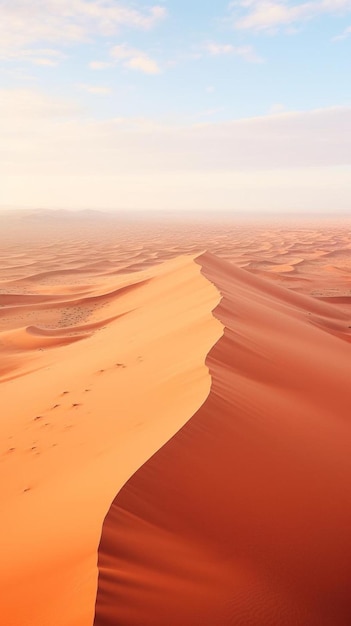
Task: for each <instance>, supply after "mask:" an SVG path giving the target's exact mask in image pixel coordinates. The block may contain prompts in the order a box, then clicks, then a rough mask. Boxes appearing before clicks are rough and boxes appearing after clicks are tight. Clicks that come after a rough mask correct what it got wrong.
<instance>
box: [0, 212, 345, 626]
mask: <svg viewBox="0 0 351 626" xmlns="http://www.w3.org/2000/svg"><path fill="white" fill-rule="evenodd" d="M41 215H42V213H41V212H40V211H38V212H36V211H33V214H32V216H31V217H28V216H27V217H28V219H27V217H26V216H25V215H22V214H20V213H18V214H16V216H14V217H13V219H12V217H11V216H9V215H7V216H5V217H4V216H2V218H3V224H4V228H1V229H0V353H1V360H0V393H1V418H0V446H1V447H0V485H1V488H0V537H1V559H0V585H1V599H0V611H1V621H2V622H3V623H4V624H6V626H92V624H94V626H117V625H118V626H131V625H133V626H158V625H159V626H161V625H162V626H226V624H228V625H229V624H233V625H235V626H237V625H238V626H239V625H240V626H241V625H242V626H350V624H351V583H350V581H351V534H350V530H349V529H350V526H351V499H350V497H349V483H350V479H351V454H350V440H351V438H350V428H351V424H350V415H351V409H350V407H351V391H350V389H351V387H350V382H349V379H350V357H351V353H350V350H351V345H350V343H351V310H350V304H349V303H350V298H351V282H350V281H351V236H350V234H349V233H351V230H350V229H349V230H347V229H345V223H344V222H342V223H340V224H338V223H336V222H330V223H328V225H326V223H319V222H315V223H305V222H304V223H302V222H301V223H300V222H296V223H294V224H290V225H285V226H282V225H276V226H275V225H271V226H268V225H267V224H262V223H258V224H252V223H251V224H248V223H247V224H245V223H240V224H239V223H235V221H233V222H230V221H228V222H226V223H220V221H217V222H215V221H214V220H213V219H212V221H211V223H207V222H206V221H204V222H203V223H200V222H199V220H198V221H197V222H196V223H195V222H194V223H192V222H191V220H190V219H188V221H187V222H186V223H185V222H184V223H182V222H181V221H180V220H179V219H178V221H177V220H176V221H173V222H172V221H167V220H166V219H162V220H160V221H159V222H158V221H157V219H156V217H155V216H154V219H153V220H151V221H150V222H147V220H146V219H145V220H144V221H140V222H139V221H135V219H134V218H133V219H130V220H128V219H122V217H121V216H118V219H117V218H116V219H112V218H110V217H109V218H104V219H102V220H101V221H100V220H99V215H97V214H95V213H93V212H91V213H90V212H82V213H81V214H77V215H75V216H74V218H73V217H72V216H70V217H69V218H67V216H66V215H65V212H60V211H59V212H55V214H54V216H53V215H52V214H51V213H50V212H46V213H45V216H44V217H45V219H41V217H40V216H41ZM5 218H6V219H5ZM24 223H25V224H26V226H25V227H24V226H23V224H24ZM205 249H209V250H211V252H204V250H205Z"/></svg>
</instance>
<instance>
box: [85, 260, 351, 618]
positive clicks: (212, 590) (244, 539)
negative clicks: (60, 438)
mask: <svg viewBox="0 0 351 626" xmlns="http://www.w3.org/2000/svg"><path fill="white" fill-rule="evenodd" d="M198 263H199V264H200V265H201V268H202V272H203V274H204V276H205V277H206V278H207V279H208V280H210V281H211V282H213V283H214V284H215V285H216V287H217V288H218V289H219V290H220V292H221V293H222V300H221V303H220V305H219V306H218V307H217V308H216V310H215V316H216V317H217V318H218V319H219V320H220V321H221V323H222V324H223V326H224V335H223V337H221V338H220V339H219V341H218V342H217V343H216V344H215V346H214V347H213V348H212V349H211V351H210V352H209V355H208V358H207V361H206V362H207V365H208V367H209V369H210V373H211V376H212V387H211V392H210V395H209V397H208V398H207V400H206V402H205V403H204V404H203V405H202V406H201V408H200V409H199V410H198V411H197V412H196V413H195V415H194V416H193V417H192V419H191V420H190V421H188V422H187V423H186V425H185V426H184V427H183V428H182V429H181V430H180V431H179V432H178V433H177V434H176V435H175V436H174V437H173V438H172V439H171V440H170V441H168V443H166V444H165V445H164V446H163V447H162V448H161V449H160V450H159V451H158V452H156V453H155V455H154V456H153V457H152V458H151V459H149V460H148V461H147V462H146V463H145V464H144V465H143V466H142V467H141V468H140V469H139V470H138V471H137V472H136V473H135V474H134V475H133V477H132V478H131V479H130V480H129V481H128V482H127V484H126V485H125V486H124V487H123V489H122V490H121V491H120V493H119V494H118V495H117V496H116V498H115V500H114V502H113V504H112V506H111V508H110V511H109V513H108V515H107V517H106V519H105V522H104V526H103V532H102V537H101V542H100V547H99V585H98V594H97V603H96V615H95V622H94V624H95V626H117V625H118V626H141V625H143V626H158V625H159V626H165V625H166V624H167V626H180V625H181V626H207V625H208V626H225V625H226V624H228V625H229V624H232V625H235V626H349V625H350V624H351V533H350V528H351V498H350V483H351V454H350V441H351V386H350V371H351V370H350V363H351V350H350V344H349V343H348V341H347V339H348V337H349V334H350V326H351V320H350V316H349V314H348V313H347V311H342V310H340V309H336V308H335V307H334V306H333V305H329V304H327V303H325V302H320V301H317V300H314V299H312V298H310V297H307V296H303V295H299V294H296V293H293V292H291V291H288V290H285V289H284V288H282V287H279V286H276V285H275V284H274V283H269V282H266V281H265V280H263V279H262V278H260V277H258V276H255V275H253V274H249V273H248V272H246V271H244V270H241V269H238V268H235V267H233V266H232V265H230V264H228V263H227V262H226V261H223V260H219V259H217V258H215V257H213V256H211V255H209V254H205V255H202V256H200V257H199V258H198ZM345 339H346V341H345Z"/></svg>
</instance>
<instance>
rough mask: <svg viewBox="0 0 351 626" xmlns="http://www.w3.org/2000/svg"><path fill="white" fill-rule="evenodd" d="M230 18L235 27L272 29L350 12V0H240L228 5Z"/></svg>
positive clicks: (242, 28)
mask: <svg viewBox="0 0 351 626" xmlns="http://www.w3.org/2000/svg"><path fill="white" fill-rule="evenodd" d="M229 10H230V12H231V17H230V21H231V23H232V24H233V26H234V27H235V28H236V29H238V30H254V31H274V30H278V29H279V28H282V27H290V26H292V25H296V24H299V23H303V22H307V21H309V20H312V19H315V18H317V17H319V16H321V15H340V14H344V13H347V12H348V11H351V0H311V1H309V2H303V3H296V2H295V3H292V2H285V1H284V0H239V1H238V2H231V3H230V5H229Z"/></svg>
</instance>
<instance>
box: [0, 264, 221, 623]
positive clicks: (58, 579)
mask: <svg viewBox="0 0 351 626" xmlns="http://www.w3.org/2000/svg"><path fill="white" fill-rule="evenodd" d="M129 280H130V281H131V282H130V285H129V286H126V285H125V282H126V278H124V280H123V283H124V286H123V287H121V288H117V289H115V290H113V291H109V292H108V298H107V303H106V297H105V295H104V294H103V295H102V296H97V297H99V298H100V299H99V307H97V308H96V309H94V311H92V312H90V314H89V322H87V324H86V325H79V324H77V326H76V327H74V326H73V327H72V325H70V326H69V327H66V328H62V327H57V328H56V329H55V328H52V329H45V328H44V329H43V328H40V327H39V328H36V327H33V326H32V327H29V328H24V329H23V328H19V329H18V328H16V329H15V330H13V331H3V332H2V333H0V339H1V341H2V342H3V346H2V350H3V354H4V355H7V357H8V362H7V365H8V367H7V370H8V371H7V372H4V377H5V378H6V379H7V382H6V381H5V382H4V381H3V382H2V384H1V394H2V395H1V406H2V411H1V412H2V419H1V423H0V435H1V437H0V438H1V447H2V449H1V453H0V454H1V456H0V474H1V479H0V483H1V501H0V504H1V521H0V526H1V542H2V545H1V564H0V585H1V591H2V593H1V595H2V597H1V601H0V605H1V616H2V617H1V619H2V621H3V623H4V624H6V626H83V625H84V626H87V625H88V624H92V622H93V616H94V604H95V598H96V587H97V575H98V570H97V548H98V543H99V539H100V535H101V528H102V524H103V519H104V517H105V515H106V512H107V510H108V508H109V506H110V504H111V502H112V500H113V498H114V495H115V493H116V492H117V491H118V490H119V489H120V487H121V486H122V485H123V484H124V483H125V482H126V480H127V479H128V478H129V477H130V476H131V474H133V472H134V471H135V470H136V469H137V468H138V467H139V466H140V465H141V464H142V463H143V462H144V461H145V460H146V459H147V458H149V457H150V456H151V455H152V454H153V452H154V451H155V450H157V449H158V448H159V447H160V446H161V445H162V444H163V443H164V442H165V441H167V440H168V439H169V438H170V437H171V436H172V435H173V434H174V433H175V432H176V431H177V430H178V429H179V428H180V427H181V426H182V425H183V424H184V422H186V420H187V419H189V418H190V417H191V415H192V414H193V413H194V412H195V410H196V409H197V408H198V406H199V405H201V403H202V402H203V401H204V399H205V398H206V395H207V394H208V391H209V387H210V376H209V374H208V370H207V368H206V366H205V357H206V353H207V352H208V350H209V348H210V347H211V345H213V344H214V343H215V341H216V339H217V338H218V336H219V334H220V333H221V332H222V331H221V325H220V324H219V323H218V322H217V321H216V320H215V319H214V318H213V316H212V313H211V311H212V309H213V308H214V307H215V305H216V304H217V303H218V300H219V297H218V293H217V291H216V289H215V288H214V287H213V286H212V285H211V284H210V283H209V282H208V281H207V280H206V279H205V278H204V277H203V276H202V275H201V273H200V267H199V266H197V265H195V263H194V262H193V260H192V259H191V258H187V257H181V258H178V259H176V260H173V261H170V262H168V263H166V264H165V265H163V266H162V267H160V268H158V269H153V270H152V271H146V272H143V273H142V274H141V275H140V276H138V275H136V274H133V277H132V278H130V279H129ZM102 291H103V290H102V288H99V287H97V288H96V293H97V294H98V293H99V292H100V293H101V292H102ZM33 306H34V307H35V304H33ZM81 307H82V308H83V309H84V307H85V304H84V298H82V303H81ZM107 313H108V315H109V317H108V318H107V317H106V314H107ZM78 317H79V316H78ZM84 329H86V330H88V331H89V332H88V333H87V334H85V335H84V334H83V335H82V336H83V340H81V339H82V337H81V336H75V334H76V335H77V333H81V332H82V331H83V332H84ZM65 333H66V334H65ZM70 333H71V335H72V336H71V337H67V334H70ZM72 341H74V342H75V343H71V342H72ZM67 343H70V345H63V344H67ZM38 346H40V347H41V348H42V349H41V350H40V351H39V352H38V351H37V348H38ZM48 347H50V350H49V349H47V348H48ZM43 348H45V349H43ZM11 359H12V362H11ZM13 360H15V361H16V363H14V362H13ZM2 363H4V361H2ZM11 368H12V376H11V375H10V373H9V370H11ZM5 369H6V368H5ZM5 373H6V374H7V376H5Z"/></svg>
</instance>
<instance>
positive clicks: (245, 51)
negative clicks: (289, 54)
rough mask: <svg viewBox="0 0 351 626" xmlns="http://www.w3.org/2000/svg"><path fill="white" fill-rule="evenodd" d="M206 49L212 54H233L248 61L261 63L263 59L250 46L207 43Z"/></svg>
mask: <svg viewBox="0 0 351 626" xmlns="http://www.w3.org/2000/svg"><path fill="white" fill-rule="evenodd" d="M206 50H207V52H209V54H211V55H212V56H221V55H229V54H233V55H235V56H239V57H241V58H242V59H244V60H245V61H247V62H248V63H263V59H262V58H261V57H260V56H259V55H258V54H257V53H256V52H255V50H254V48H253V47H252V46H233V45H232V44H220V43H208V44H207V45H206Z"/></svg>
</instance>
